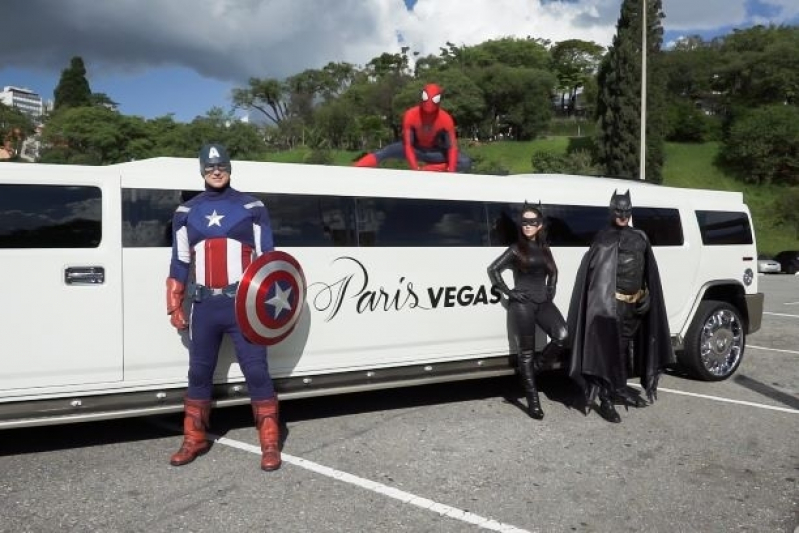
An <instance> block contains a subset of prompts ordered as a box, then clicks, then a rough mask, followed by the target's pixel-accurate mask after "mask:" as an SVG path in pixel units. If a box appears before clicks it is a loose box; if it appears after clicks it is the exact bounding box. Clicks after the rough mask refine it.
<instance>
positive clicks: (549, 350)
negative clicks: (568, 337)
mask: <svg viewBox="0 0 799 533" xmlns="http://www.w3.org/2000/svg"><path fill="white" fill-rule="evenodd" d="M565 356H566V346H565V344H564V343H562V342H558V341H556V340H554V339H553V340H551V341H549V343H548V344H547V345H546V346H545V347H544V350H543V351H542V352H541V359H542V360H543V365H545V366H546V367H547V368H557V367H558V363H564V362H565V361H564V359H565Z"/></svg>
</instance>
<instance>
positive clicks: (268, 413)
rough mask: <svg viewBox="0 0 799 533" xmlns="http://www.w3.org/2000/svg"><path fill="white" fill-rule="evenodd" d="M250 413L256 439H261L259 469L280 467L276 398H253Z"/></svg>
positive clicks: (270, 469)
mask: <svg viewBox="0 0 799 533" xmlns="http://www.w3.org/2000/svg"><path fill="white" fill-rule="evenodd" d="M252 414H253V417H254V418H255V428H256V429H257V430H258V440H260V441H261V470H266V471H267V472H270V471H272V470H277V469H278V468H280V464H281V462H282V461H281V459H280V426H279V425H278V409H277V398H272V399H271V400H253V401H252Z"/></svg>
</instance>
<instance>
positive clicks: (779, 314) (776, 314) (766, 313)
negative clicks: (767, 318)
mask: <svg viewBox="0 0 799 533" xmlns="http://www.w3.org/2000/svg"><path fill="white" fill-rule="evenodd" d="M763 314H764V315H771V316H789V317H791V318H799V315H789V314H786V313H771V312H769V311H763Z"/></svg>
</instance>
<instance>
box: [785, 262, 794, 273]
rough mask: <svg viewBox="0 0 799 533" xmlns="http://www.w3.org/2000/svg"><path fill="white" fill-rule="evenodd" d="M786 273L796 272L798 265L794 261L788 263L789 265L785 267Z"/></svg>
mask: <svg viewBox="0 0 799 533" xmlns="http://www.w3.org/2000/svg"><path fill="white" fill-rule="evenodd" d="M785 273H786V274H792V275H793V274H796V265H794V264H793V263H788V267H787V268H786V269H785Z"/></svg>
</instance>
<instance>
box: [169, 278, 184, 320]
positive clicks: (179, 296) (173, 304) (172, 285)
mask: <svg viewBox="0 0 799 533" xmlns="http://www.w3.org/2000/svg"><path fill="white" fill-rule="evenodd" d="M185 293H186V287H185V286H184V285H183V284H182V283H181V282H179V281H178V280H176V279H175V278H166V312H167V314H168V315H169V322H170V323H171V324H172V326H173V327H175V328H176V329H186V328H188V327H189V321H188V320H186V313H184V312H183V295H184V294H185Z"/></svg>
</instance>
